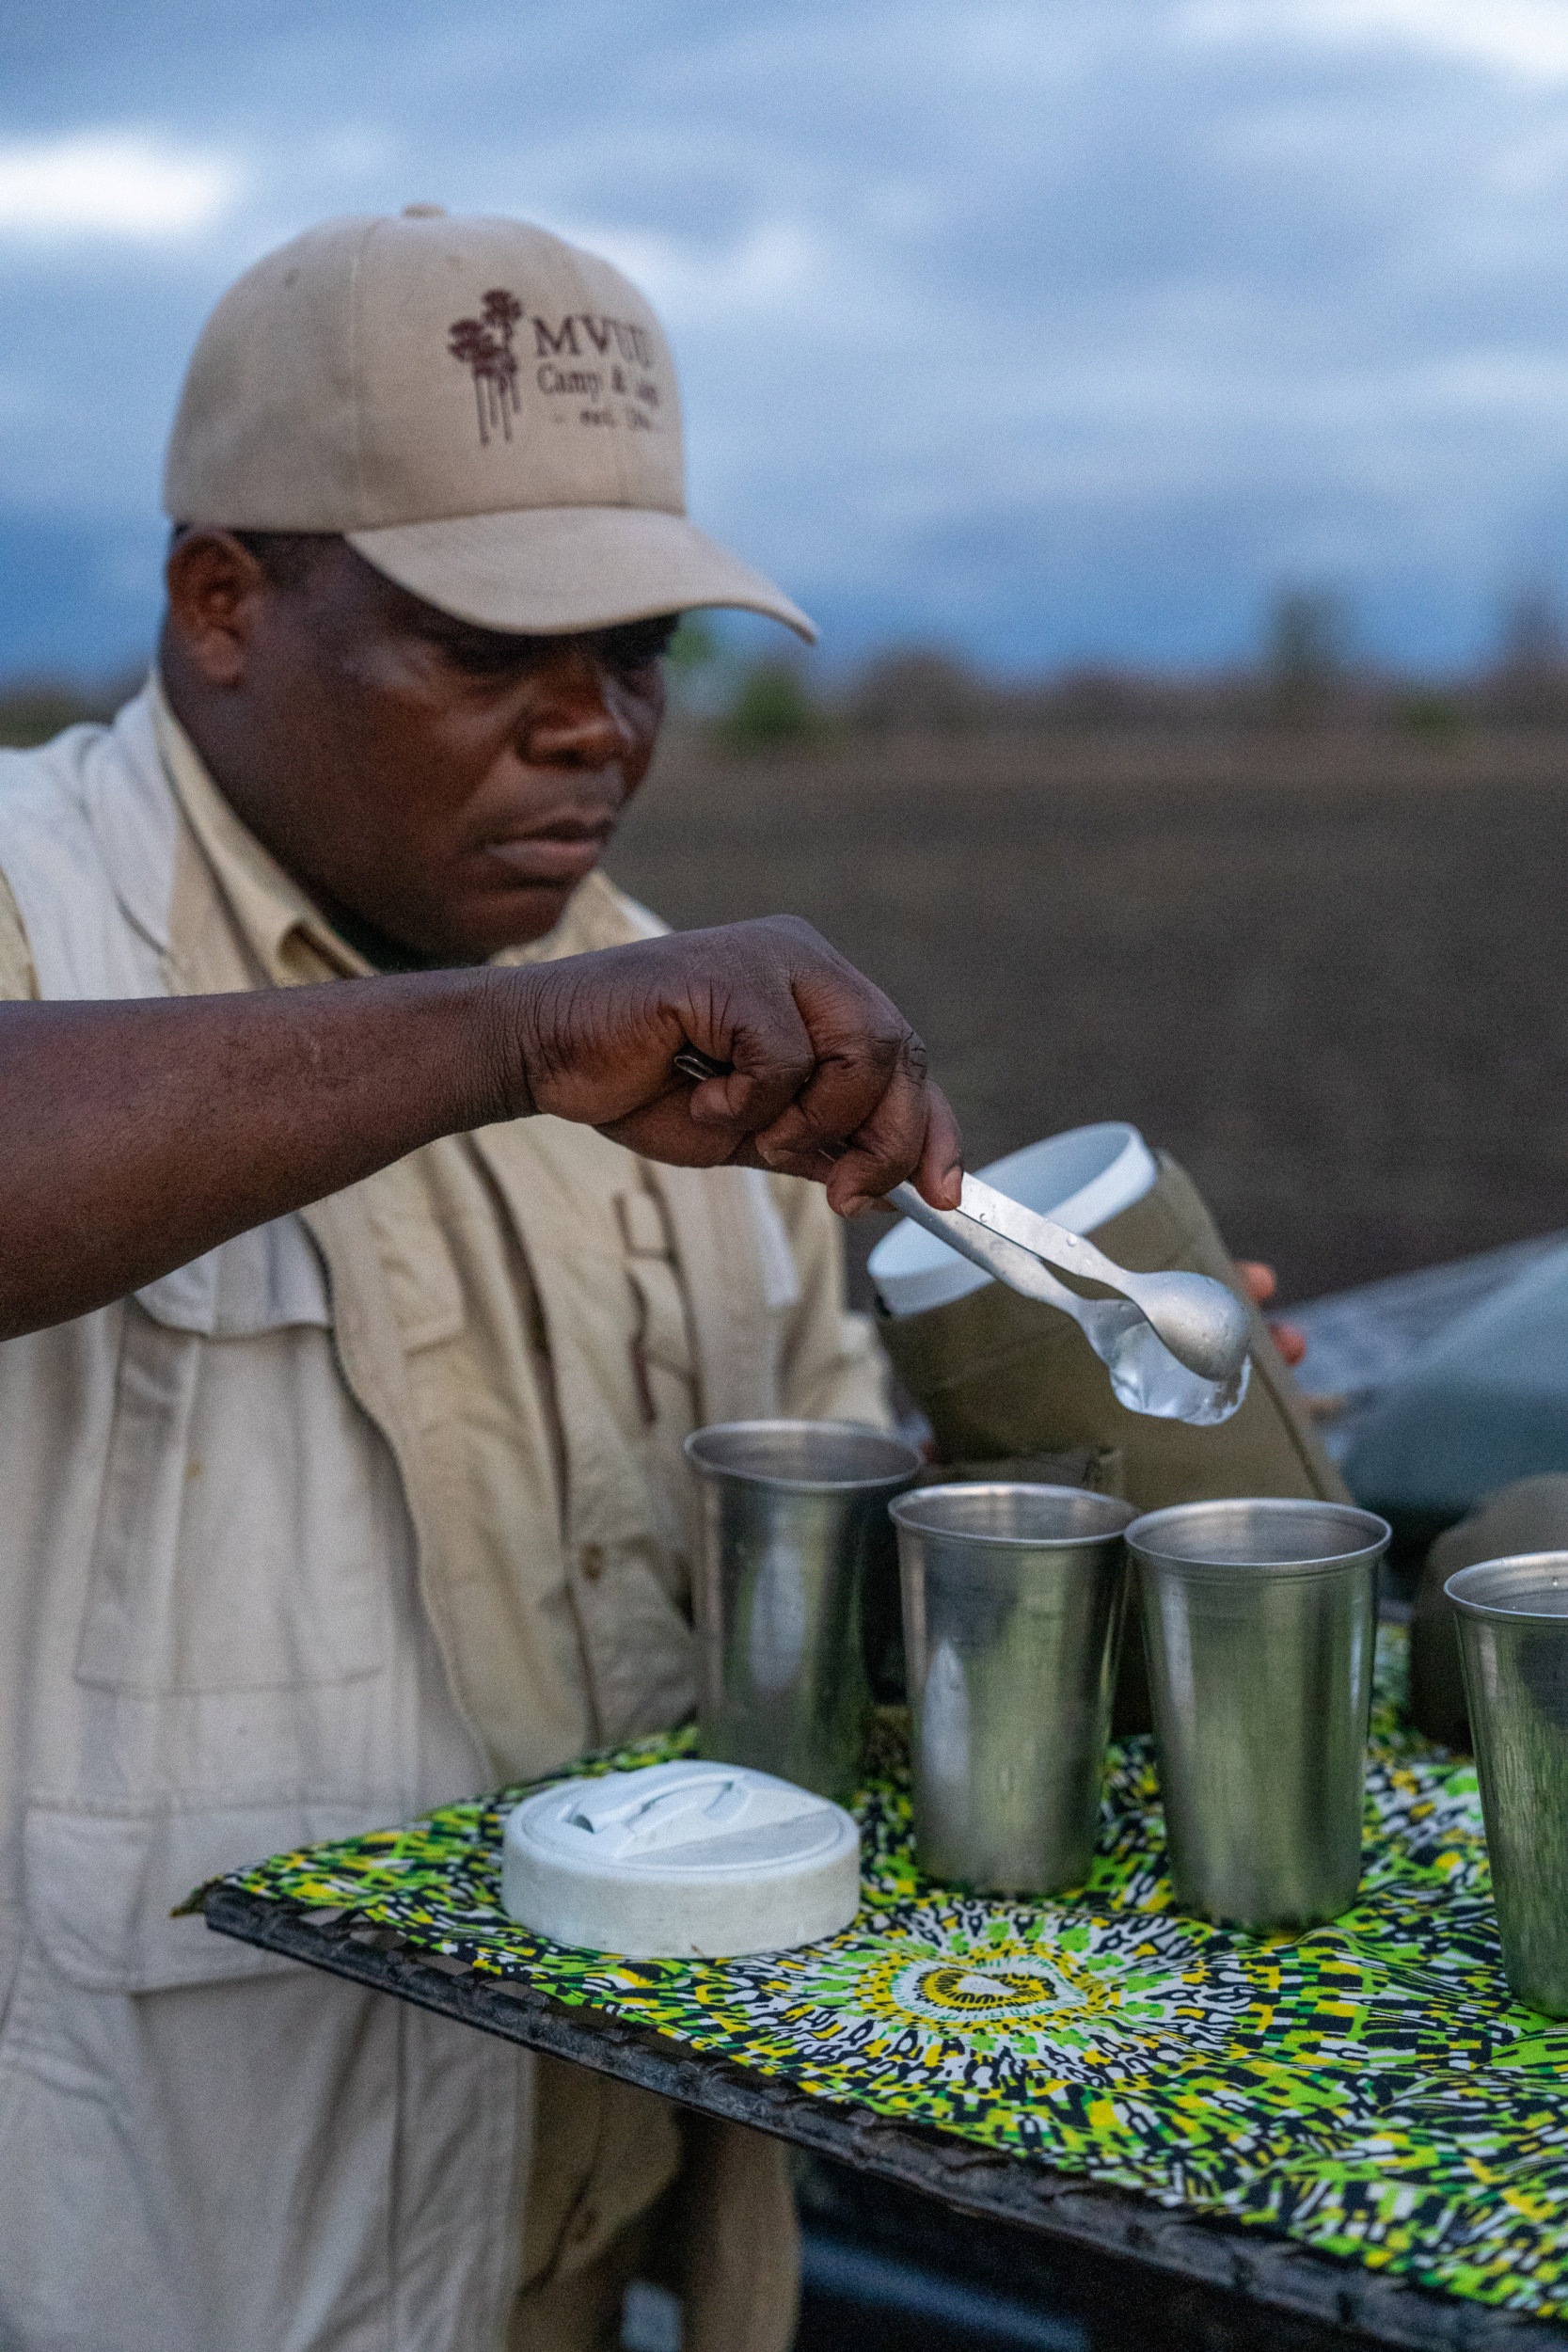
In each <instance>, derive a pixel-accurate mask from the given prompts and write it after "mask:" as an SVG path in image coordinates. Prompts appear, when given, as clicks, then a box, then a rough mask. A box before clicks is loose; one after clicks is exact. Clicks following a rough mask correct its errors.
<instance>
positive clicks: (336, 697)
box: [163, 532, 673, 962]
mask: <svg viewBox="0 0 1568 2352" xmlns="http://www.w3.org/2000/svg"><path fill="white" fill-rule="evenodd" d="M672 628H673V624H672V623H671V622H669V621H667V620H666V621H652V622H648V621H644V622H639V623H633V624H631V625H629V626H628V627H626V628H614V629H605V630H601V631H598V632H596V633H594V634H593V635H588V636H578V637H554V638H551V637H510V636H506V635H503V634H500V633H499V632H497V631H494V630H489V629H482V628H472V627H470V626H469V625H468V624H467V623H466V622H462V621H457V620H453V619H451V618H450V617H449V616H448V615H447V614H445V613H443V612H437V611H436V608H435V607H434V606H432V605H428V604H425V603H423V602H422V601H421V600H420V598H419V597H417V596H410V595H409V594H408V593H407V591H406V590H404V589H402V588H399V587H397V586H396V585H394V583H393V582H392V581H391V580H387V579H386V578H384V577H383V575H382V574H381V573H379V572H377V571H375V570H374V569H373V568H372V566H371V565H370V564H367V563H366V562H365V561H364V560H363V558H362V557H360V556H358V555H356V553H355V551H354V549H353V548H350V547H349V546H348V544H347V542H346V541H344V540H341V539H333V540H324V541H323V542H321V543H320V546H319V548H315V549H314V550H313V551H312V552H311V554H310V557H309V562H307V563H306V564H303V565H302V566H301V567H300V575H299V577H297V578H294V579H292V580H286V582H285V583H284V584H280V585H275V584H273V582H272V581H270V580H268V579H267V577H266V575H265V574H264V573H263V572H262V570H261V566H260V565H259V564H257V563H256V560H255V558H254V557H253V556H251V555H250V554H249V553H248V552H247V550H246V549H245V548H243V547H242V546H240V545H239V543H238V542H237V541H236V540H234V539H232V538H231V537H230V536H229V535H228V534H227V533H222V532H190V533H188V534H186V536H185V537H183V538H182V540H181V541H180V542H179V543H178V545H177V546H176V548H175V550H174V552H173V554H172V555H171V557H170V561H169V615H168V621H167V624H166V629H165V637H164V646H163V671H164V678H165V684H166V688H167V691H168V693H169V698H170V701H171V703H172V705H173V707H174V709H175V711H176V714H177V715H178V716H179V718H180V719H181V721H182V723H183V724H184V726H185V727H186V730H187V732H188V733H189V734H190V735H191V737H192V739H193V740H194V741H195V743H196V745H197V748H198V750H199V751H200V752H201V754H202V755H203V757H204V758H205V759H206V761H207V763H208V766H209V767H210V769H211V770H212V772H213V774H214V778H215V780H216V782H217V783H218V785H219V787H221V789H222V791H223V793H224V796H225V798H226V799H227V800H228V801H229V802H230V804H231V806H232V807H233V808H234V809H235V811H236V813H237V814H238V815H239V817H240V818H242V819H243V821H244V822H245V824H246V825H247V826H248V827H249V829H250V830H251V832H252V833H254V834H256V835H257V836H258V838H259V839H260V840H261V842H263V843H264V844H265V846H266V847H267V849H269V850H271V851H272V853H273V855H274V856H275V857H276V858H277V861H278V863H279V864H280V865H281V866H283V867H284V868H285V870H286V871H287V872H288V873H289V874H291V875H292V876H293V879H294V880H295V881H296V882H299V883H300V884H301V885H302V887H303V888H304V889H305V890H306V891H307V892H308V893H309V897H310V898H311V899H312V900H313V901H314V902H315V904H316V905H317V906H319V907H320V908H321V910H322V912H323V913H324V914H325V915H326V916H327V917H328V918H329V919H331V918H332V917H333V916H334V915H339V916H341V915H342V914H348V915H350V916H355V917H357V918H358V920H359V921H360V922H361V923H368V924H371V925H372V926H373V927H374V928H375V929H376V930H379V931H381V932H383V933H385V934H386V935H387V936H388V938H389V939H391V940H393V941H395V942H396V943H397V944H398V945H399V946H403V947H405V948H412V949H415V950H417V951H419V952H420V954H422V955H426V956H434V957H442V958H450V959H451V960H452V961H463V962H472V961H479V960H480V959H482V958H483V957H485V956H488V955H492V954H494V952H495V951H496V949H498V948H499V947H503V946H517V945H519V944H521V943H523V942H525V941H528V940H532V939H539V938H542V937H543V936H544V934H545V933H546V931H548V930H551V929H552V928H553V927H554V925H555V924H556V923H557V922H558V921H559V920H560V917H561V914H562V909H563V908H564V906H565V904H566V900H567V898H569V897H570V895H571V893H572V891H573V890H574V889H575V888H576V886H577V884H578V882H580V881H581V880H582V878H583V876H584V875H585V874H587V873H588V872H589V871H590V869H591V868H592V867H593V866H594V865H596V864H597V862H598V860H599V859H600V857H602V855H603V854H604V851H605V849H606V846H607V845H608V843H609V840H610V834H611V833H612V831H613V830H614V826H615V821H616V818H618V816H619V815H620V812H621V810H622V809H623V808H624V807H625V805H626V802H627V801H628V800H629V799H630V797H631V795H632V793H633V792H635V791H636V789H637V787H638V786H639V785H640V784H641V781H642V779H643V777H644V775H645V774H646V773H647V771H648V763H649V761H650V760H651V759H652V757H653V752H654V745H655V742H656V740H657V734H658V727H659V721H660V719H661V718H662V716H663V710H664V688H663V680H662V677H661V675H660V671H659V664H658V656H659V654H660V653H661V652H662V650H663V647H664V645H665V644H666V643H667V642H668V640H669V637H670V635H671V633H672Z"/></svg>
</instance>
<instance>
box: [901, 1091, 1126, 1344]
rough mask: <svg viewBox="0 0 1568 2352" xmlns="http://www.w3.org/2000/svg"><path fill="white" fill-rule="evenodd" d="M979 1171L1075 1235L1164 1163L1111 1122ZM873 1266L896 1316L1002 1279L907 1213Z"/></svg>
mask: <svg viewBox="0 0 1568 2352" xmlns="http://www.w3.org/2000/svg"><path fill="white" fill-rule="evenodd" d="M976 1172H977V1173H978V1174H979V1175H980V1176H982V1177H983V1178H984V1179H985V1181H986V1183H987V1184H994V1186H995V1187H996V1190H997V1191H998V1192H1005V1193H1006V1195H1007V1198H1008V1199H1009V1200H1019V1201H1022V1204H1023V1206H1024V1207H1025V1208H1026V1209H1034V1210H1036V1211H1037V1213H1038V1214H1039V1215H1040V1216H1049V1217H1052V1218H1053V1219H1054V1221H1055V1222H1056V1223H1057V1224H1058V1225H1065V1226H1066V1227H1067V1230H1068V1232H1069V1233H1092V1232H1094V1230H1095V1228H1096V1227H1097V1226H1099V1225H1104V1224H1107V1223H1108V1222H1109V1220H1110V1219H1111V1218H1112V1217H1113V1216H1119V1215H1120V1213H1121V1211H1122V1210H1123V1209H1130V1208H1131V1207H1132V1203H1133V1201H1134V1200H1142V1199H1143V1197H1144V1195H1145V1193H1146V1192H1149V1191H1151V1190H1152V1189H1153V1186H1154V1183H1155V1180H1156V1178H1157V1177H1158V1175H1159V1173H1160V1169H1159V1166H1158V1163H1157V1162H1156V1160H1155V1157H1154V1154H1153V1152H1151V1151H1150V1150H1149V1148H1148V1144H1147V1143H1146V1142H1145V1141H1144V1139H1143V1137H1142V1136H1141V1135H1139V1133H1138V1131H1137V1129H1136V1127H1129V1126H1127V1125H1126V1124H1125V1123H1124V1122H1123V1121H1122V1120H1102V1121H1101V1123H1100V1124H1099V1125H1098V1126H1094V1127H1069V1129H1068V1131H1067V1133H1066V1134H1065V1135H1060V1136H1047V1137H1046V1138H1045V1141H1044V1142H1043V1143H1031V1144H1028V1145H1026V1146H1025V1147H1024V1149H1023V1150H1022V1152H1008V1153H1007V1155H1006V1159H1001V1160H993V1161H992V1162H991V1164H990V1167H989V1168H980V1169H978V1170H977V1171H976ZM870 1268H871V1279H872V1280H873V1282H874V1283H875V1284H876V1286H877V1295H878V1297H879V1299H880V1300H881V1302H882V1304H883V1306H884V1307H885V1308H886V1309H887V1311H888V1312H889V1314H890V1315H918V1314H923V1313H924V1312H925V1311H926V1310H927V1308H929V1307H945V1306H948V1305H949V1304H950V1303H951V1302H952V1300H954V1299H955V1298H964V1297H967V1296H968V1295H969V1293H970V1292H971V1291H978V1290H984V1288H985V1286H986V1284H987V1283H988V1282H990V1281H991V1280H993V1279H995V1278H994V1277H993V1276H991V1275H990V1274H987V1273H985V1272H984V1271H983V1270H982V1269H981V1268H980V1267H979V1266H977V1265H974V1264H972V1263H971V1262H970V1260H969V1259H967V1258H960V1257H959V1255H958V1251H957V1250H956V1249H949V1248H948V1247H947V1245H946V1243H945V1242H942V1241H939V1240H938V1239H937V1237H936V1235H935V1234H934V1233H928V1232H927V1231H926V1228H925V1227H924V1226H923V1225H911V1224H910V1223H909V1221H908V1220H907V1219H906V1220H904V1221H903V1222H902V1223H901V1224H898V1225H895V1227H894V1229H893V1231H892V1232H891V1233H889V1234H888V1235H887V1236H886V1237H885V1238H884V1239H883V1240H881V1241H879V1243H878V1244H877V1247H876V1248H875V1249H874V1250H873V1251H872V1252H871V1260H870Z"/></svg>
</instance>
